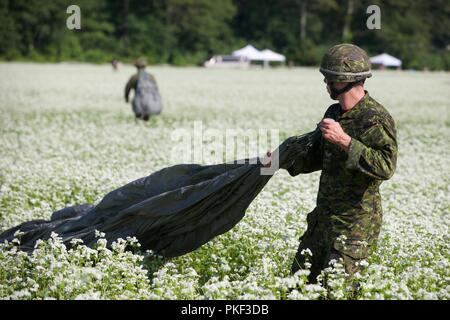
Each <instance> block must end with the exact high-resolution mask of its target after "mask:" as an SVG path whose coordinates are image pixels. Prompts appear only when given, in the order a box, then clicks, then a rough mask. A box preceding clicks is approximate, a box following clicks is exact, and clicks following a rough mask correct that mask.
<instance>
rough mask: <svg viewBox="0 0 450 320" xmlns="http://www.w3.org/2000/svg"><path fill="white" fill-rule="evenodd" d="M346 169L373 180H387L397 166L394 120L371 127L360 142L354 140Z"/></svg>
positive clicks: (385, 120) (351, 143) (384, 121)
mask: <svg viewBox="0 0 450 320" xmlns="http://www.w3.org/2000/svg"><path fill="white" fill-rule="evenodd" d="M345 165H346V167H347V168H348V169H353V170H357V171H360V172H362V173H364V174H366V175H368V176H370V177H372V178H375V179H379V180H387V179H389V178H391V177H392V175H393V174H394V171H395V168H396V165H397V137H396V130H395V124H394V121H393V120H392V119H384V120H382V121H379V122H378V123H376V124H374V125H373V126H372V127H370V128H369V129H368V130H367V131H366V132H365V133H364V134H363V135H362V136H361V137H360V139H359V140H357V139H354V138H352V140H351V142H350V147H349V149H348V158H347V160H346V164H345Z"/></svg>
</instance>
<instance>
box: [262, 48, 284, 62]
mask: <svg viewBox="0 0 450 320" xmlns="http://www.w3.org/2000/svg"><path fill="white" fill-rule="evenodd" d="M261 53H262V56H263V60H264V61H277V62H284V61H286V57H285V56H283V55H282V54H279V53H276V52H273V51H272V50H269V49H265V50H263V51H261Z"/></svg>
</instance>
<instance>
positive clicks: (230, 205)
mask: <svg viewBox="0 0 450 320" xmlns="http://www.w3.org/2000/svg"><path fill="white" fill-rule="evenodd" d="M320 135H321V133H320V131H319V130H318V129H316V130H315V131H313V132H311V133H308V134H306V135H302V136H295V137H291V138H289V139H287V140H286V141H284V142H283V143H282V144H281V145H280V146H279V148H278V149H277V150H275V151H274V153H273V154H274V157H276V155H277V154H278V155H279V164H280V168H284V169H286V168H289V167H291V166H292V164H293V163H294V161H295V159H296V158H298V157H301V156H303V155H304V154H305V153H307V152H308V149H309V148H310V147H311V146H312V145H313V143H314V141H315V140H317V139H319V138H320ZM242 162H245V163H242ZM261 167H262V164H261V162H260V161H257V162H256V163H253V164H251V162H250V161H248V159H247V160H246V161H241V162H237V161H235V162H233V163H229V164H218V165H206V166H203V165H196V164H181V165H176V166H172V167H168V168H164V169H162V170H160V171H157V172H155V173H153V174H151V175H149V176H147V177H144V178H141V179H138V180H135V181H133V182H131V183H129V184H126V185H124V186H122V187H120V188H118V189H116V190H114V191H112V192H110V193H108V194H107V195H106V196H105V197H104V198H103V199H102V200H101V201H100V202H99V203H98V204H97V205H96V206H93V205H88V204H84V205H79V206H74V207H68V208H65V209H62V210H60V211H57V212H55V213H53V215H52V217H51V220H50V221H45V220H35V221H30V222H25V223H23V224H21V225H19V226H17V227H14V228H12V229H9V230H7V231H5V232H3V233H2V234H1V235H0V241H1V242H3V241H4V240H9V241H11V240H12V239H13V238H14V233H15V232H16V231H17V230H20V231H21V232H24V234H23V235H22V236H21V237H20V241H21V246H20V248H21V249H22V250H24V251H27V252H32V251H33V249H34V245H35V243H36V240H38V239H47V238H49V237H50V235H51V233H52V232H55V233H57V234H58V235H59V236H60V237H62V239H63V241H64V243H65V244H66V245H67V246H68V247H70V240H72V239H75V238H77V239H82V240H83V241H84V243H85V244H86V245H89V246H91V245H93V244H94V243H95V242H96V238H95V230H98V231H101V232H104V233H105V234H106V235H105V237H106V239H107V240H108V246H109V245H111V243H112V242H113V241H114V240H116V239H118V238H123V239H125V238H126V237H128V236H135V237H136V238H137V239H138V240H139V242H140V244H141V246H142V247H141V248H142V249H144V250H147V249H149V250H153V251H155V252H157V253H159V254H161V255H163V256H165V257H175V256H179V255H183V254H185V253H188V252H190V251H193V250H195V249H197V248H199V247H200V246H201V245H203V244H205V243H206V242H208V241H210V240H211V239H212V238H214V237H216V236H218V235H220V234H223V233H225V232H227V231H228V230H230V229H231V228H232V227H233V226H235V225H236V224H237V223H238V222H239V221H240V220H241V219H242V218H243V217H244V214H245V211H246V209H247V208H248V206H249V205H250V203H251V202H252V201H253V199H254V198H255V197H256V196H257V195H258V193H259V192H260V191H261V189H262V188H263V187H264V186H265V185H266V183H267V182H268V181H269V180H270V178H271V177H272V176H271V175H261V171H260V170H261Z"/></svg>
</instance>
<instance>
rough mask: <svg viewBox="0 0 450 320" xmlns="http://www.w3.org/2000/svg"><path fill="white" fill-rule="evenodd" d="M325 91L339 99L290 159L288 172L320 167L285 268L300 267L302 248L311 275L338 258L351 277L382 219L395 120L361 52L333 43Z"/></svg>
mask: <svg viewBox="0 0 450 320" xmlns="http://www.w3.org/2000/svg"><path fill="white" fill-rule="evenodd" d="M320 72H321V73H322V74H323V75H324V77H325V79H324V81H325V83H326V85H327V90H328V92H329V94H330V97H331V98H332V99H333V100H338V103H335V104H333V105H331V106H330V107H329V108H328V110H327V111H326V112H325V115H324V117H323V120H322V121H321V123H320V130H321V131H322V137H321V139H319V140H318V141H317V142H316V143H315V145H314V146H313V147H312V148H311V149H310V152H309V153H307V154H306V155H305V156H304V157H299V158H298V159H296V160H295V162H294V163H293V164H292V166H291V167H290V168H289V169H288V172H289V173H290V175H292V176H296V175H298V174H300V173H309V172H313V171H317V170H321V171H322V172H321V176H320V185H319V192H318V195H317V206H316V208H315V209H314V210H313V211H312V212H310V213H309V214H308V216H307V223H308V228H307V230H306V232H305V233H304V234H303V235H302V236H301V237H300V245H299V247H298V252H297V255H296V257H295V259H294V261H293V264H292V273H295V272H296V271H297V270H299V269H300V268H302V269H303V268H305V262H306V259H305V256H304V255H303V254H302V251H303V253H304V252H306V251H307V250H306V249H309V250H310V251H311V253H312V257H310V259H309V260H310V263H311V274H310V276H309V280H310V281H311V282H315V281H316V277H317V276H318V275H319V274H320V273H321V270H323V269H324V268H326V267H327V266H328V265H329V262H330V261H331V260H336V261H337V260H340V259H342V261H343V263H344V266H345V270H346V272H347V273H348V274H349V275H350V276H351V275H353V274H354V273H356V272H357V271H360V270H361V269H360V268H361V265H360V262H361V261H362V260H363V259H366V258H367V257H368V256H369V254H370V252H371V250H372V249H373V248H374V246H375V245H376V242H377V238H378V235H379V233H380V228H381V222H382V209H381V196H380V193H379V186H380V184H381V183H382V182H383V180H388V179H389V178H391V177H392V175H393V174H394V171H395V168H396V161H397V139H396V129H395V123H394V120H393V119H392V117H391V115H390V114H389V112H388V111H387V110H386V109H385V108H384V107H383V106H382V105H381V104H380V103H378V102H377V101H375V100H374V99H373V98H372V97H371V96H370V95H369V93H368V92H367V91H365V90H364V82H365V80H366V78H369V77H371V76H372V74H371V70H370V61H369V58H368V56H367V54H366V52H365V51H364V50H362V49H361V48H359V47H357V46H355V45H352V44H340V45H336V46H334V47H332V48H330V49H329V50H328V52H327V53H326V54H325V55H324V57H323V59H322V63H321V67H320Z"/></svg>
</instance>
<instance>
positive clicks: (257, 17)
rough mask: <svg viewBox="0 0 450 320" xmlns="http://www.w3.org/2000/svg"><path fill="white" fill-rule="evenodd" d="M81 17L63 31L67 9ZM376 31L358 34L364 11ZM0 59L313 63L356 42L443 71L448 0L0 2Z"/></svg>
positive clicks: (449, 54)
mask: <svg viewBox="0 0 450 320" xmlns="http://www.w3.org/2000/svg"><path fill="white" fill-rule="evenodd" d="M71 4H76V5H78V6H79V7H80V9H81V19H80V21H81V29H80V30H76V29H75V30H69V29H68V28H67V27H66V20H67V19H68V17H69V14H68V13H67V12H66V9H67V7H68V6H69V5H71ZM374 4H375V5H377V6H379V8H380V13H381V15H380V16H381V19H380V21H381V23H380V27H381V28H380V29H373V30H370V29H369V28H367V24H366V23H367V19H368V18H369V16H370V15H369V14H368V13H367V12H366V9H367V7H368V6H369V5H374ZM0 21H1V24H2V27H1V28H0V58H1V59H3V60H33V61H70V60H73V61H88V62H106V61H110V60H112V59H114V58H115V59H119V60H123V61H132V60H133V59H135V58H136V57H138V56H144V57H146V58H147V60H148V61H149V62H150V63H152V64H163V63H168V64H173V65H189V64H198V63H200V62H202V61H204V60H205V59H206V58H208V57H209V56H211V55H213V54H227V53H230V52H231V51H233V50H236V49H238V48H240V47H242V46H244V45H245V44H247V43H251V44H253V45H254V46H255V47H257V48H260V49H263V48H269V49H272V50H274V51H277V52H280V53H282V54H284V55H285V56H286V58H287V60H288V61H290V62H291V63H293V64H296V65H318V64H319V63H320V59H321V57H322V55H323V53H324V52H325V50H326V49H327V48H328V47H329V46H331V45H333V44H337V43H340V42H351V43H355V44H357V45H359V46H361V47H362V48H364V49H365V50H367V51H368V53H369V54H370V55H375V54H379V53H382V52H387V53H389V54H392V55H394V56H396V57H398V58H400V59H401V60H402V61H403V66H404V68H413V69H430V70H437V69H445V70H449V69H450V41H449V38H450V2H449V1H448V0H433V1H429V0H384V1H380V0H360V1H358V0H316V1H313V0H96V1H92V0H77V1H73V0H72V1H68V0H52V1H49V0H0Z"/></svg>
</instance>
